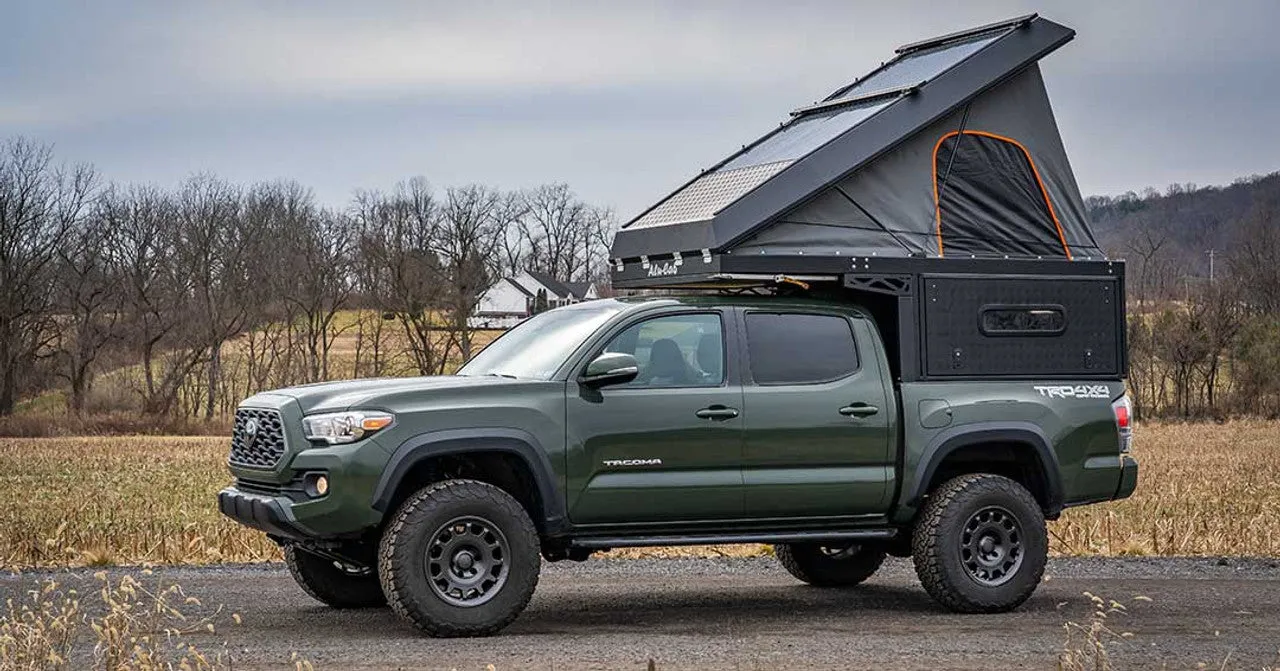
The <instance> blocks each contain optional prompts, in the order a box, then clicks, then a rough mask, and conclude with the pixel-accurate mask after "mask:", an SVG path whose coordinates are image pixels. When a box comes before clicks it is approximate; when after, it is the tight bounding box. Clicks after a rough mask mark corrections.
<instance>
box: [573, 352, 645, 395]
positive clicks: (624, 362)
mask: <svg viewBox="0 0 1280 671" xmlns="http://www.w3.org/2000/svg"><path fill="white" fill-rule="evenodd" d="M639 374H640V364H639V363H638V362H637V361H636V358H635V357H634V356H631V355H630V354H623V353H621V352H605V353H604V354H601V355H600V356H598V357H596V358H595V359H594V360H593V361H592V362H591V363H589V364H587V371H586V372H585V373H583V374H582V378H581V379H580V381H581V382H582V384H585V385H589V386H592V387H602V386H604V385H606V384H620V383H623V382H630V381H632V380H634V379H636V376H637V375H639Z"/></svg>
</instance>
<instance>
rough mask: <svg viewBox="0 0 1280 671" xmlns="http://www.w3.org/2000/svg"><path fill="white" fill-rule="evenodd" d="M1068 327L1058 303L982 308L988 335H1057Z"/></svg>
mask: <svg viewBox="0 0 1280 671" xmlns="http://www.w3.org/2000/svg"><path fill="white" fill-rule="evenodd" d="M1066 327H1067V317H1066V315H1065V314H1063V312H1062V308H1061V307H1058V306H1056V305H1028V306H1003V305H1002V306H999V307H984V308H983V309H982V332H983V333H984V334H986V335H1057V334H1059V333H1062V332H1063V331H1064V330H1065V329H1066Z"/></svg>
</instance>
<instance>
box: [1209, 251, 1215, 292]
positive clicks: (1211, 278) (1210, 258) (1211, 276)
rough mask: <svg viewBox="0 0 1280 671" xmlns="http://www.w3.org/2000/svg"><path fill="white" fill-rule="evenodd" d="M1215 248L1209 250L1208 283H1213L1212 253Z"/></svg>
mask: <svg viewBox="0 0 1280 671" xmlns="http://www.w3.org/2000/svg"><path fill="white" fill-rule="evenodd" d="M1214 251H1215V250H1212V249H1210V250H1209V284H1213V253H1214Z"/></svg>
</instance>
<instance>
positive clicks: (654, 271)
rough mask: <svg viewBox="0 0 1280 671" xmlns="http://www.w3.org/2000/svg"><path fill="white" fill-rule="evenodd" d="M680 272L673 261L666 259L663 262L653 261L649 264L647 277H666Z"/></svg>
mask: <svg viewBox="0 0 1280 671" xmlns="http://www.w3.org/2000/svg"><path fill="white" fill-rule="evenodd" d="M679 272H680V267H679V266H677V265H676V263H675V261H667V262H665V263H654V264H651V265H650V266H649V277H666V276H668V275H675V274H676V273H679Z"/></svg>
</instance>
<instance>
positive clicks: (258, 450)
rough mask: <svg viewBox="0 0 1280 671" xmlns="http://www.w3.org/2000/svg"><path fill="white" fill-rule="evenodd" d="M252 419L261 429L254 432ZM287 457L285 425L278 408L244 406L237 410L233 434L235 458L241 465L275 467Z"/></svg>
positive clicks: (232, 448) (232, 455) (232, 444)
mask: <svg viewBox="0 0 1280 671" xmlns="http://www.w3.org/2000/svg"><path fill="white" fill-rule="evenodd" d="M250 422H252V423H254V424H256V425H257V431H256V432H254V433H253V434H250V432H249V428H250ZM283 456H284V424H283V423H282V422H281V421H280V413H279V412H276V411H275V410H261V409H258V408H240V409H239V410H236V425H235V431H234V433H232V434H231V457H230V458H229V459H228V461H230V462H231V463H232V464H235V465H237V466H248V467H250V468H274V467H275V465H276V464H277V463H279V462H280V458H281V457H283Z"/></svg>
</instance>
